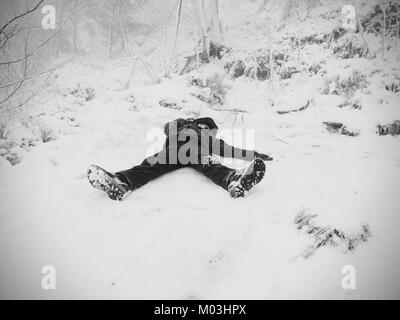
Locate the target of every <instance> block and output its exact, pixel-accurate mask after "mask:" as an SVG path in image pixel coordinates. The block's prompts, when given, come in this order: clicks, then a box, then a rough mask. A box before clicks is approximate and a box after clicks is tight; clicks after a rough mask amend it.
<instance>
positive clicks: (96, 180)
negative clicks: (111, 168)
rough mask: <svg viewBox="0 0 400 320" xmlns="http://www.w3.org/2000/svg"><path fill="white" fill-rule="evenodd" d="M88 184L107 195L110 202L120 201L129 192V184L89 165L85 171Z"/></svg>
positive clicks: (97, 167)
mask: <svg viewBox="0 0 400 320" xmlns="http://www.w3.org/2000/svg"><path fill="white" fill-rule="evenodd" d="M87 177H88V180H89V182H90V184H91V185H92V186H93V187H95V188H96V189H99V190H101V191H104V192H105V193H107V195H108V197H109V198H110V199H112V200H122V199H124V197H125V196H126V195H127V194H128V193H129V192H130V187H129V184H128V183H127V182H126V181H123V178H122V177H119V176H117V175H116V174H113V173H110V172H108V171H106V170H104V169H102V168H100V167H99V166H96V165H91V166H90V167H89V169H88V171H87Z"/></svg>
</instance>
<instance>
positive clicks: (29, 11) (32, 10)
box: [0, 0, 44, 32]
mask: <svg viewBox="0 0 400 320" xmlns="http://www.w3.org/2000/svg"><path fill="white" fill-rule="evenodd" d="M43 1H44V0H39V2H38V3H37V4H36V6H34V7H33V8H32V9H30V10H28V11H26V12H24V13H21V14H20V15H18V16H16V17H14V18H13V19H11V20H10V21H8V22H7V23H6V24H5V25H4V26H3V27H2V28H1V29H0V32H2V31H3V30H4V29H5V28H7V26H8V25H10V24H11V23H13V22H14V21H15V20H17V19H19V18H22V17H23V16H26V15H27V14H30V13H32V12H34V11H35V10H36V9H37V8H39V6H40V5H41V4H42V3H43Z"/></svg>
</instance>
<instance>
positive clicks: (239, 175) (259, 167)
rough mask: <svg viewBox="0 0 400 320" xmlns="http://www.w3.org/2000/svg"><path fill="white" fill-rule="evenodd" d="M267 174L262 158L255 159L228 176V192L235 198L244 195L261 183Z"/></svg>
mask: <svg viewBox="0 0 400 320" xmlns="http://www.w3.org/2000/svg"><path fill="white" fill-rule="evenodd" d="M264 174H265V164H264V162H263V161H262V160H261V159H258V158H256V159H254V160H253V161H251V162H250V163H249V164H248V165H247V166H246V167H244V168H242V169H240V170H236V171H235V172H234V173H232V174H231V175H230V176H229V177H228V181H229V182H228V192H229V193H230V195H231V197H233V198H240V197H244V195H245V192H247V191H249V190H250V189H251V188H253V187H254V186H255V185H256V184H257V183H259V182H260V181H261V180H262V179H263V178H264Z"/></svg>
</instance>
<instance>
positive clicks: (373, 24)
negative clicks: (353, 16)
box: [361, 1, 400, 36]
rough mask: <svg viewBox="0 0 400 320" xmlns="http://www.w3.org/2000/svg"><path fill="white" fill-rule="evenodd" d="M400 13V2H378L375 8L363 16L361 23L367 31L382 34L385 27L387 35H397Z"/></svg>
mask: <svg viewBox="0 0 400 320" xmlns="http://www.w3.org/2000/svg"><path fill="white" fill-rule="evenodd" d="M382 7H383V8H385V26H384V25H383V10H382V9H383V8H382ZM399 13H400V2H398V1H383V2H382V3H380V4H376V5H375V6H374V7H373V10H372V11H371V12H369V13H368V14H367V15H366V16H364V17H363V18H361V25H362V27H363V29H364V32H366V33H375V34H376V35H381V34H382V31H383V27H385V28H384V29H385V31H386V34H385V35H386V36H397V28H398V25H397V19H398V17H399Z"/></svg>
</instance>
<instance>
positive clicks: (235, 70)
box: [224, 59, 246, 79]
mask: <svg viewBox="0 0 400 320" xmlns="http://www.w3.org/2000/svg"><path fill="white" fill-rule="evenodd" d="M224 68H225V70H227V71H228V74H229V76H231V77H232V79H235V78H239V77H240V76H242V75H244V72H245V70H246V65H245V64H244V62H243V61H242V60H241V59H239V60H236V61H233V62H231V61H228V62H227V63H225V65H224Z"/></svg>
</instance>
